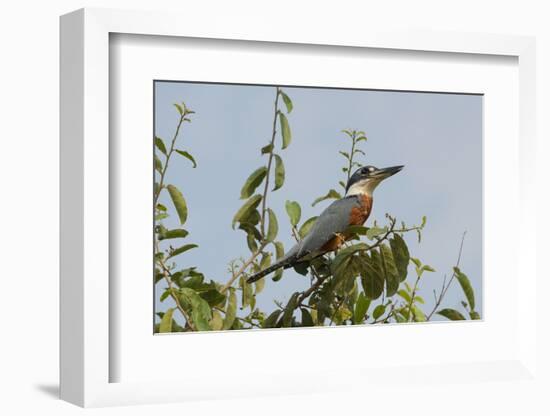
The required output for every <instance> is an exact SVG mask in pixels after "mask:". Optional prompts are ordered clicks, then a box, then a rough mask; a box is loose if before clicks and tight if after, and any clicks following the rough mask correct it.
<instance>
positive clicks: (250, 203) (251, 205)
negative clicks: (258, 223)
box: [232, 195, 262, 228]
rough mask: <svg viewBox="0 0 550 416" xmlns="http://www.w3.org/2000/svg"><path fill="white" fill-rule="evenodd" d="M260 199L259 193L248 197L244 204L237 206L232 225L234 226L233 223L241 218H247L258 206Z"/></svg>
mask: <svg viewBox="0 0 550 416" xmlns="http://www.w3.org/2000/svg"><path fill="white" fill-rule="evenodd" d="M261 200H262V196H261V195H254V196H252V197H250V198H249V199H248V200H247V201H246V202H245V203H244V205H243V206H242V207H241V208H239V210H238V211H237V213H236V214H235V216H234V217H233V223H232V227H233V228H235V224H237V222H241V220H242V219H244V218H247V217H248V216H249V215H250V214H251V213H252V211H254V210H255V209H256V208H257V207H258V205H259V204H260V201H261Z"/></svg>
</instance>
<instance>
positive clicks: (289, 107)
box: [280, 90, 293, 113]
mask: <svg viewBox="0 0 550 416" xmlns="http://www.w3.org/2000/svg"><path fill="white" fill-rule="evenodd" d="M280 93H281V97H283V101H284V103H285V106H286V112H287V113H290V112H291V111H292V108H293V105H292V100H291V99H290V98H289V96H288V95H286V94H285V93H284V92H283V91H282V90H281V91H280Z"/></svg>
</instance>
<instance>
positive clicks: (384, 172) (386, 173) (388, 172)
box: [370, 166, 404, 180]
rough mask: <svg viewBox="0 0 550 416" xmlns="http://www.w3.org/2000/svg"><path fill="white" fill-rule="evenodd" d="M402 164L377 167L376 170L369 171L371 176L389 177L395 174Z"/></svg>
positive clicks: (401, 167)
mask: <svg viewBox="0 0 550 416" xmlns="http://www.w3.org/2000/svg"><path fill="white" fill-rule="evenodd" d="M403 168H404V166H391V167H389V168H382V169H378V170H377V171H376V172H372V173H371V175H370V176H371V177H375V178H379V179H380V180H382V179H386V178H389V177H390V176H393V175H395V174H396V173H397V172H399V171H401V169H403Z"/></svg>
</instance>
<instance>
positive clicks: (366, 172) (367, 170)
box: [361, 168, 369, 175]
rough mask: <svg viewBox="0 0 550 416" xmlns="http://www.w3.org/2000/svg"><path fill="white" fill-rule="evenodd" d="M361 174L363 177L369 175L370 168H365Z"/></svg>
mask: <svg viewBox="0 0 550 416" xmlns="http://www.w3.org/2000/svg"><path fill="white" fill-rule="evenodd" d="M361 173H362V174H363V175H367V174H368V173H369V168H363V169H362V170H361Z"/></svg>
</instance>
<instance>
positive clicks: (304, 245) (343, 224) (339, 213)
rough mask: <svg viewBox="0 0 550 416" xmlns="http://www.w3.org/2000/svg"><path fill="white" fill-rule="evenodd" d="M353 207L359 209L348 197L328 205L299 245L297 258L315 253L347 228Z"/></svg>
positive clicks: (356, 201) (357, 202)
mask: <svg viewBox="0 0 550 416" xmlns="http://www.w3.org/2000/svg"><path fill="white" fill-rule="evenodd" d="M353 207H359V201H358V200H357V198H356V197H355V196H349V197H346V198H343V199H339V200H338V201H334V202H333V203H332V204H330V205H329V206H328V207H327V208H326V209H325V210H324V211H323V212H322V213H321V215H319V218H317V221H315V224H314V225H313V227H311V230H310V231H309V233H308V235H307V236H306V237H305V238H304V239H303V240H302V241H301V242H300V244H299V256H300V257H301V256H304V255H307V254H309V253H315V252H316V251H317V250H319V249H320V248H321V247H322V246H323V245H324V244H325V243H326V242H327V241H329V240H330V239H331V238H332V237H334V235H335V234H337V233H342V232H344V231H345V230H346V229H347V228H348V227H349V218H350V214H351V210H352V208H353Z"/></svg>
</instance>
